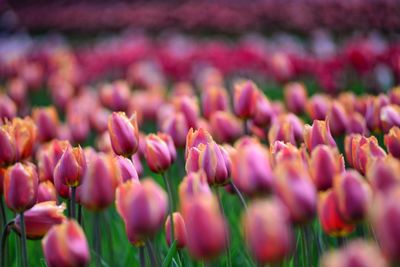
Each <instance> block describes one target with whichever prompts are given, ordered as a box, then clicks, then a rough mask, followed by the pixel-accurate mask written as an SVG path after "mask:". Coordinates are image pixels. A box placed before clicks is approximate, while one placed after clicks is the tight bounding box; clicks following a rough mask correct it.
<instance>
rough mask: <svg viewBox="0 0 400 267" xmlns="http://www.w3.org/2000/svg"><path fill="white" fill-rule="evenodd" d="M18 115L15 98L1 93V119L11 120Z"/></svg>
mask: <svg viewBox="0 0 400 267" xmlns="http://www.w3.org/2000/svg"><path fill="white" fill-rule="evenodd" d="M16 115H17V106H16V104H15V103H14V101H13V100H11V99H10V98H9V97H8V96H6V95H0V119H1V120H5V119H8V120H11V119H12V118H14V117H15V116H16Z"/></svg>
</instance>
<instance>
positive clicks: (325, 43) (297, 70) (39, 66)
mask: <svg viewBox="0 0 400 267" xmlns="http://www.w3.org/2000/svg"><path fill="white" fill-rule="evenodd" d="M28 41H29V42H28ZM28 41H27V40H26V37H19V38H18V37H16V38H14V39H13V38H10V39H8V40H7V41H4V44H3V45H2V46H0V49H1V50H2V51H3V53H2V55H1V56H0V73H1V76H3V75H4V78H5V79H7V81H8V82H9V84H10V86H11V87H15V89H13V91H15V92H13V93H12V94H13V96H14V97H16V98H22V96H23V95H24V94H26V92H25V91H26V90H27V89H26V88H25V87H33V88H35V87H40V86H41V85H43V84H44V83H45V84H46V85H47V86H48V87H50V88H52V90H54V91H62V93H61V92H53V94H57V96H55V97H56V98H57V100H54V102H55V103H57V104H60V105H62V103H63V102H64V101H65V98H67V97H68V96H70V95H71V94H73V91H74V89H75V88H76V87H79V86H81V85H83V84H86V83H87V82H89V81H90V82H93V81H98V80H103V78H104V77H105V76H107V77H114V78H121V77H125V78H126V80H127V81H128V82H129V83H130V84H133V85H135V86H141V87H148V86H151V87H165V86H166V81H169V80H173V81H182V80H183V81H186V80H196V81H197V82H198V83H201V82H202V80H203V78H202V77H203V76H205V75H207V73H208V72H210V71H214V72H216V75H221V74H222V75H223V76H224V77H226V76H230V75H237V74H241V75H243V74H257V75H258V76H260V77H261V78H263V79H266V80H267V81H268V80H269V79H271V80H274V81H277V82H287V81H289V80H294V79H299V78H301V79H303V78H304V77H308V78H311V79H312V80H315V81H316V82H317V83H318V85H319V87H320V88H322V89H323V90H325V91H327V92H331V93H332V92H336V91H338V90H340V89H343V88H344V87H346V86H347V85H349V84H350V85H351V84H352V83H354V82H355V81H354V77H357V79H358V80H360V81H362V82H363V83H364V84H365V86H366V87H367V88H374V89H376V88H381V89H388V88H389V87H390V86H393V85H395V84H396V83H398V82H399V81H400V67H399V64H398V61H399V59H400V44H399V42H396V41H391V40H386V39H385V38H383V37H381V36H379V35H374V34H370V35H367V36H364V37H361V36H359V37H353V38H348V39H345V40H343V41H341V42H340V43H339V44H337V43H335V42H334V41H333V37H332V36H331V35H329V34H328V33H326V32H315V33H314V34H313V37H312V38H310V40H309V43H310V45H306V44H307V42H308V41H306V42H303V41H300V40H299V39H298V38H296V37H295V36H285V35H283V36H282V35H277V36H275V37H272V38H268V39H266V38H265V37H262V36H260V35H257V34H253V35H248V36H244V37H243V38H241V39H240V40H238V41H237V42H236V43H231V42H229V41H227V40H224V39H221V40H215V39H209V40H207V39H199V38H197V39H195V38H190V37H188V36H184V35H166V36H165V37H164V38H160V39H159V40H158V41H155V40H154V39H151V38H149V37H147V36H145V35H141V34H137V33H136V34H135V33H129V32H127V33H125V34H123V35H121V36H115V37H111V38H108V39H105V40H101V41H97V42H95V43H93V44H92V45H90V46H83V47H79V46H78V47H77V48H74V49H73V48H70V47H69V46H68V43H64V42H61V41H55V40H53V39H52V38H50V37H48V38H45V39H44V41H41V42H36V41H35V40H29V39H28ZM27 43H28V44H27ZM309 46H310V47H311V49H309ZM10 54H11V55H13V56H12V57H11V56H9V55H10ZM209 67H213V68H215V69H216V70H214V69H212V70H210V68H209ZM15 77H17V78H19V79H15ZM47 77H48V78H47ZM216 78H217V77H216ZM53 88H54V89H53ZM59 98H61V99H59Z"/></svg>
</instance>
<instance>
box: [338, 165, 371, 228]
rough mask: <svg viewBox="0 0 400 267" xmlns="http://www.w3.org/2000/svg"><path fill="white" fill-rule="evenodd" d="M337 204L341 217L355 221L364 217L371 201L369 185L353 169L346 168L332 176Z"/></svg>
mask: <svg viewBox="0 0 400 267" xmlns="http://www.w3.org/2000/svg"><path fill="white" fill-rule="evenodd" d="M333 188H334V189H333V190H334V191H335V192H336V196H337V200H338V206H339V210H340V213H341V214H342V216H343V218H344V219H345V220H346V221H348V222H356V221H359V220H362V219H364V218H365V217H366V215H367V211H368V208H369V206H370V204H371V201H372V190H371V187H370V185H369V184H368V183H367V182H366V181H365V180H364V179H363V177H362V176H361V175H360V174H359V173H358V172H357V171H355V170H347V171H345V172H343V173H342V174H339V175H337V176H336V177H335V178H334V187H333Z"/></svg>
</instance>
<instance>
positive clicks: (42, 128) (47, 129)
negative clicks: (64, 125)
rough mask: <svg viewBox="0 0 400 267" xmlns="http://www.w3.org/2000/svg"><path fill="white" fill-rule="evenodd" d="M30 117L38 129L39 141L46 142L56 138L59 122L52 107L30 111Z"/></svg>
mask: <svg viewBox="0 0 400 267" xmlns="http://www.w3.org/2000/svg"><path fill="white" fill-rule="evenodd" d="M32 117H33V120H34V121H35V123H36V125H37V127H38V138H39V140H40V141H42V142H46V141H49V140H51V139H53V138H56V137H57V134H58V132H57V131H58V126H59V124H60V122H59V120H58V114H57V110H56V109H55V108H54V107H46V108H35V109H33V111H32Z"/></svg>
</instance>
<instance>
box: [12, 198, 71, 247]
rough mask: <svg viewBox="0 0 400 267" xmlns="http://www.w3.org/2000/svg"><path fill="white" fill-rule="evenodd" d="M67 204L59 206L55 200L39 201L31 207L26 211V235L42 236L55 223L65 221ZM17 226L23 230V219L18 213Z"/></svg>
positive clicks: (19, 230) (35, 237) (31, 237)
mask: <svg viewBox="0 0 400 267" xmlns="http://www.w3.org/2000/svg"><path fill="white" fill-rule="evenodd" d="M64 210H65V204H64V203H63V204H62V205H59V206H57V205H56V202H55V201H47V202H41V203H37V204H36V205H35V206H33V207H32V208H31V209H29V210H27V211H26V212H24V219H25V227H26V237H27V238H28V239H40V238H42V237H43V236H44V235H45V234H46V233H47V232H48V231H49V230H50V228H51V227H52V226H53V225H57V224H60V223H63V222H64V221H65V219H66V217H65V216H64V213H63V212H64ZM15 227H16V229H17V231H18V232H21V220H20V216H19V215H17V217H16V218H15Z"/></svg>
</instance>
